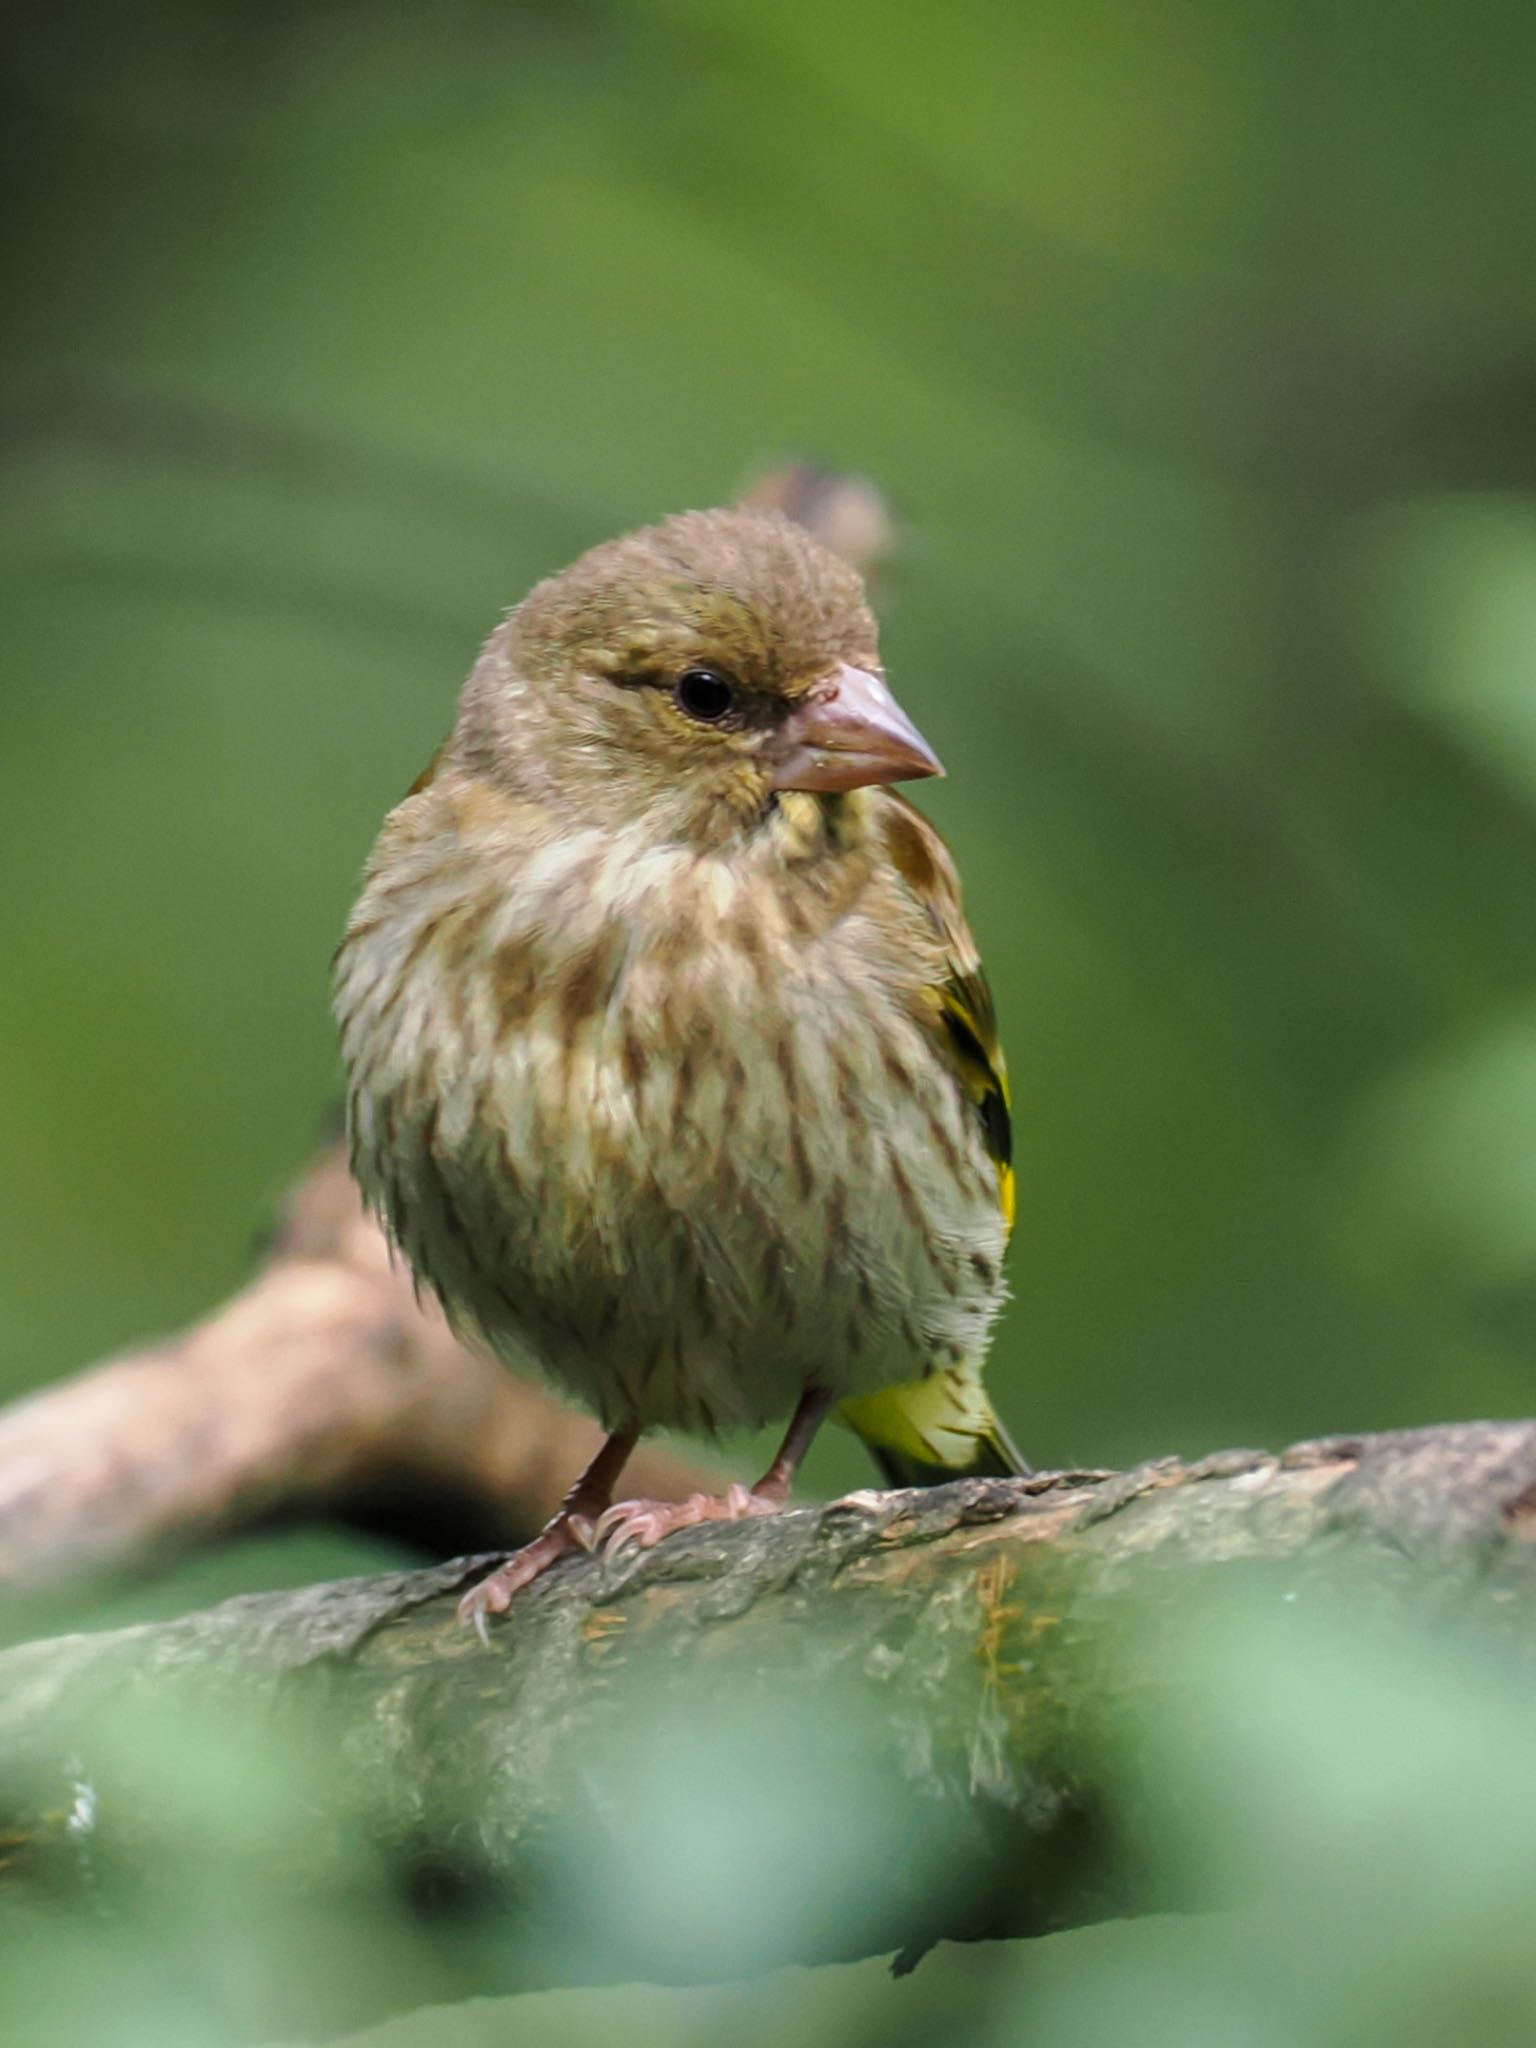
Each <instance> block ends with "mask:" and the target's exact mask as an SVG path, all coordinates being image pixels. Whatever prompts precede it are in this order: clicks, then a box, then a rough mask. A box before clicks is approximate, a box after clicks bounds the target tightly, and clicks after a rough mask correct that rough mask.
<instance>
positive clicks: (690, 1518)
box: [593, 1481, 781, 1562]
mask: <svg viewBox="0 0 1536 2048" xmlns="http://www.w3.org/2000/svg"><path fill="white" fill-rule="evenodd" d="M780 1505H781V1503H780V1502H779V1501H777V1500H772V1499H770V1498H768V1497H767V1496H766V1495H764V1494H760V1493H754V1492H753V1491H752V1489H751V1488H750V1487H747V1486H743V1485H741V1483H740V1482H739V1481H737V1482H736V1483H735V1484H734V1485H731V1486H728V1487H727V1488H726V1490H725V1492H724V1493H719V1494H716V1493H692V1494H690V1495H689V1496H688V1498H687V1499H686V1500H621V1501H616V1502H615V1503H614V1505H613V1506H612V1507H611V1508H607V1509H605V1510H604V1512H603V1513H602V1514H601V1515H599V1516H598V1518H597V1523H596V1527H595V1531H594V1536H593V1542H594V1547H596V1548H598V1549H600V1550H601V1552H602V1555H603V1557H604V1558H605V1559H607V1560H608V1561H609V1562H612V1561H613V1560H615V1559H617V1558H619V1557H621V1556H622V1555H623V1554H624V1552H625V1551H626V1550H629V1549H631V1548H633V1549H636V1550H651V1549H654V1547H655V1546H656V1545H657V1544H658V1543H660V1541H661V1540H662V1538H663V1537H664V1536H670V1535H671V1534H672V1532H673V1531H674V1530H675V1529H696V1528H698V1527H699V1525H700V1524H701V1523H703V1522H744V1521H747V1520H748V1519H749V1518H750V1517H752V1516H754V1515H771V1514H776V1513H777V1512H778V1509H779V1507H780Z"/></svg>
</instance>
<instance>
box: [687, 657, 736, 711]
mask: <svg viewBox="0 0 1536 2048" xmlns="http://www.w3.org/2000/svg"><path fill="white" fill-rule="evenodd" d="M673 695H674V696H675V697H676V699H677V708H678V710H679V711H683V712H686V713H687V715H688V716H689V717H690V718H696V719H698V721H699V723H700V724H701V725H718V724H719V723H720V720H721V719H722V718H724V717H725V715H726V713H727V712H729V711H731V710H733V709H734V708H735V704H736V685H735V684H734V683H733V682H732V681H731V679H730V677H729V676H723V675H721V673H720V671H719V669H717V668H685V669H684V670H683V672H682V674H681V675H680V676H679V677H678V679H677V684H676V688H675V689H674V691H673Z"/></svg>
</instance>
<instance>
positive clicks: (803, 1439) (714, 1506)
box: [595, 1387, 832, 1557]
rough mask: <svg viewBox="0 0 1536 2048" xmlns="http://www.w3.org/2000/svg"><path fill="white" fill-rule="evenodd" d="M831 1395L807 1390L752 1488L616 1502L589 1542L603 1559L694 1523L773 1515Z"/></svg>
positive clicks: (647, 1545)
mask: <svg viewBox="0 0 1536 2048" xmlns="http://www.w3.org/2000/svg"><path fill="white" fill-rule="evenodd" d="M831 1406H832V1396H831V1395H830V1394H829V1393H826V1392H825V1391H824V1390H823V1389H822V1388H820V1387H807V1388H806V1390H805V1392H804V1393H803V1394H802V1395H801V1396H800V1401H799V1405H798V1406H797V1407H796V1409H795V1412H794V1414H793V1416H791V1418H790V1424H789V1427H788V1429H787V1430H785V1432H784V1441H783V1443H781V1444H780V1445H779V1449H778V1455H777V1456H776V1457H775V1459H774V1461H773V1463H772V1464H771V1465H770V1466H769V1467H768V1470H767V1471H766V1472H765V1473H764V1474H763V1476H762V1478H761V1479H759V1480H758V1482H757V1484H756V1485H755V1486H741V1485H739V1484H738V1485H735V1486H728V1487H727V1488H726V1490H725V1492H724V1493H695V1494H690V1495H689V1497H688V1499H687V1500H676V1501H673V1500H621V1501H616V1502H615V1503H614V1505H613V1506H612V1507H611V1508H609V1509H608V1511H607V1512H606V1513H605V1514H602V1515H599V1516H598V1519H597V1532H596V1538H595V1540H596V1541H597V1542H598V1543H600V1544H601V1545H602V1546H603V1550H604V1553H605V1555H607V1556H609V1557H613V1556H616V1555H617V1553H618V1552H619V1551H621V1550H623V1549H625V1548H626V1546H627V1545H629V1544H631V1543H633V1544H635V1545H636V1546H637V1547H638V1548H639V1549H641V1550H649V1549H650V1547H651V1545H652V1544H653V1543H659V1542H660V1541H661V1539H662V1537H663V1536H670V1535H671V1533H672V1531H673V1530H674V1529H693V1528H696V1527H697V1526H698V1524H699V1523H700V1522H743V1521H746V1520H747V1518H748V1517H749V1516H752V1515H776V1514H777V1513H778V1511H779V1509H780V1508H781V1507H783V1505H784V1503H785V1502H786V1501H787V1500H788V1499H789V1489H790V1486H791V1483H792V1482H793V1480H794V1476H795V1473H796V1470H797V1469H798V1467H799V1464H800V1460H801V1459H802V1458H803V1457H804V1456H805V1454H806V1452H807V1451H808V1450H809V1449H810V1447H811V1439H812V1437H813V1436H815V1434H816V1432H817V1430H818V1429H819V1428H820V1427H821V1425H822V1423H823V1422H824V1421H825V1419H826V1414H827V1410H828V1409H829V1408H830V1407H831Z"/></svg>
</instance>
